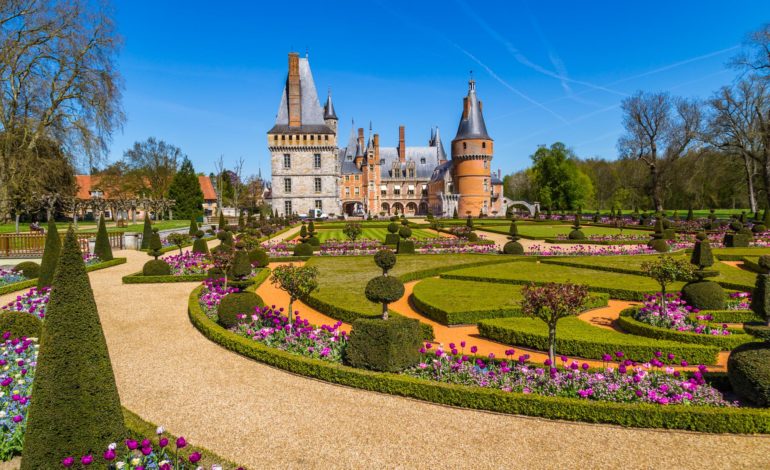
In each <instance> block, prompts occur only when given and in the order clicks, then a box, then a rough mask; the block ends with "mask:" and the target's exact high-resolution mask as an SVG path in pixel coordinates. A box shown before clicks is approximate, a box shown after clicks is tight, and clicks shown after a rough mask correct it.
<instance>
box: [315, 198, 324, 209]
mask: <svg viewBox="0 0 770 470" xmlns="http://www.w3.org/2000/svg"><path fill="white" fill-rule="evenodd" d="M315 208H316V209H318V210H322V209H323V201H321V200H320V199H316V200H315Z"/></svg>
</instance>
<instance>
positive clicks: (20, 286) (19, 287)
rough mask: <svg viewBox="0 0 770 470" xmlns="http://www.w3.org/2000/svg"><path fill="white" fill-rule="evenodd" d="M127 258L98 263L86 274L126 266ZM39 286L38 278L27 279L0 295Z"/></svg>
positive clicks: (3, 288) (4, 289)
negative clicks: (120, 265) (121, 265)
mask: <svg viewBox="0 0 770 470" xmlns="http://www.w3.org/2000/svg"><path fill="white" fill-rule="evenodd" d="M125 263H126V258H113V259H111V260H110V261H104V262H102V263H96V264H92V265H91V266H86V272H89V273H90V272H91V271H98V270H100V269H104V268H111V267H113V266H117V265H119V264H125ZM36 285H37V278H35V279H25V280H23V281H20V282H14V283H13V284H8V285H6V286H2V287H0V295H4V294H10V293H11V292H16V291H20V290H24V289H28V288H30V287H35V286H36Z"/></svg>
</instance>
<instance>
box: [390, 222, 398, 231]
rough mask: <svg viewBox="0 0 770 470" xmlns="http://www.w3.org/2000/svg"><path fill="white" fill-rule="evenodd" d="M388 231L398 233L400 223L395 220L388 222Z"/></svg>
mask: <svg viewBox="0 0 770 470" xmlns="http://www.w3.org/2000/svg"><path fill="white" fill-rule="evenodd" d="M388 232H390V233H397V232H398V224H397V223H395V222H391V223H389V224H388Z"/></svg>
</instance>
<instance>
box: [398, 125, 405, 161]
mask: <svg viewBox="0 0 770 470" xmlns="http://www.w3.org/2000/svg"><path fill="white" fill-rule="evenodd" d="M404 140H405V139H404V126H398V161H400V162H401V163H404V162H406V144H405V143H404Z"/></svg>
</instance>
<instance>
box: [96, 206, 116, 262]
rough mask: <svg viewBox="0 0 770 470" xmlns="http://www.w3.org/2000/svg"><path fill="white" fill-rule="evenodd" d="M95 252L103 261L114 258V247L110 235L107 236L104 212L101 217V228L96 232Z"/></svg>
mask: <svg viewBox="0 0 770 470" xmlns="http://www.w3.org/2000/svg"><path fill="white" fill-rule="evenodd" d="M94 254H95V255H96V256H97V257H98V258H99V259H100V260H102V261H110V260H111V259H112V247H111V246H110V237H109V236H107V224H106V223H105V222H104V214H102V216H101V217H99V230H98V231H97V232H96V243H94Z"/></svg>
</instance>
